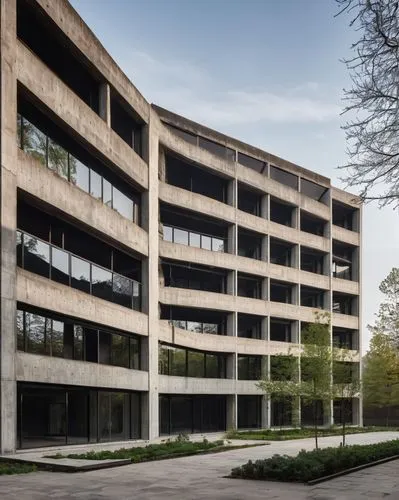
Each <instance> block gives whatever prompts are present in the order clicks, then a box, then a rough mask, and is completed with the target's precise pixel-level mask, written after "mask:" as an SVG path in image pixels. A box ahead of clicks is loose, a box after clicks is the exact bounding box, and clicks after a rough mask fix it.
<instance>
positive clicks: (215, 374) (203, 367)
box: [158, 344, 226, 378]
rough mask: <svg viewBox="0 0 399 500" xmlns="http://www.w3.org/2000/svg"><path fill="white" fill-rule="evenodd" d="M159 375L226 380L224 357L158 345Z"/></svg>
mask: <svg viewBox="0 0 399 500" xmlns="http://www.w3.org/2000/svg"><path fill="white" fill-rule="evenodd" d="M158 360H159V373H160V374H161V375H175V376H179V377H198V378H204V377H206V378H226V356H225V355H222V354H213V353H208V352H202V351H192V350H188V349H183V348H176V347H172V346H168V345H164V344H159V358H158Z"/></svg>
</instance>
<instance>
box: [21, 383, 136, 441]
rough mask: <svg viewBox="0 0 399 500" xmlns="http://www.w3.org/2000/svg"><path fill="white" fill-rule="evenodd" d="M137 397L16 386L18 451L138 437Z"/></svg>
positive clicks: (89, 391)
mask: <svg viewBox="0 0 399 500" xmlns="http://www.w3.org/2000/svg"><path fill="white" fill-rule="evenodd" d="M140 413H141V404H140V394H139V393H134V392H119V391H102V390H97V389H91V388H86V387H79V388H78V387H63V386H54V385H42V386H39V385H35V384H25V383H20V384H18V419H17V421H18V435H19V445H18V447H19V448H37V447H42V446H60V445H65V444H85V443H88V442H102V441H121V440H127V439H137V438H139V437H140V434H141V431H140Z"/></svg>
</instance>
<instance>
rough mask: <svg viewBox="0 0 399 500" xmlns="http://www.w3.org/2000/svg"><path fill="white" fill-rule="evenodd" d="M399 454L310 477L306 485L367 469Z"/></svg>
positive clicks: (397, 456)
mask: <svg viewBox="0 0 399 500" xmlns="http://www.w3.org/2000/svg"><path fill="white" fill-rule="evenodd" d="M398 459H399V455H394V456H392V457H387V458H381V459H380V460H376V461H375V462H369V463H367V464H363V465H358V466H357V467H352V468H351V469H346V470H343V471H341V472H336V473H335V474H330V475H329V476H323V477H319V478H317V479H312V480H311V481H308V482H307V483H305V484H307V485H308V486H313V485H315V484H318V483H323V482H324V481H330V480H331V479H335V478H336V477H340V476H346V475H347V474H351V473H352V472H357V471H359V470H363V469H368V468H369V467H374V466H375V465H381V464H385V463H386V462H391V461H393V460H398Z"/></svg>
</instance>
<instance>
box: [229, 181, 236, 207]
mask: <svg viewBox="0 0 399 500" xmlns="http://www.w3.org/2000/svg"><path fill="white" fill-rule="evenodd" d="M226 201H227V204H228V205H230V206H232V207H237V204H238V189H237V180H236V179H231V180H230V181H229V182H228V184H227V200H226Z"/></svg>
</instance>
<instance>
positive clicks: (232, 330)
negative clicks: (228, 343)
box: [227, 311, 238, 337]
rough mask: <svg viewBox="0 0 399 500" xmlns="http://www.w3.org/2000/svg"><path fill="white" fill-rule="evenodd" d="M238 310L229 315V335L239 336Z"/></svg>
mask: <svg viewBox="0 0 399 500" xmlns="http://www.w3.org/2000/svg"><path fill="white" fill-rule="evenodd" d="M237 314H238V313H237V312H236V311H235V312H232V313H230V314H228V315H227V335H229V336H230V337H237V320H238V319H237Z"/></svg>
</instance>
